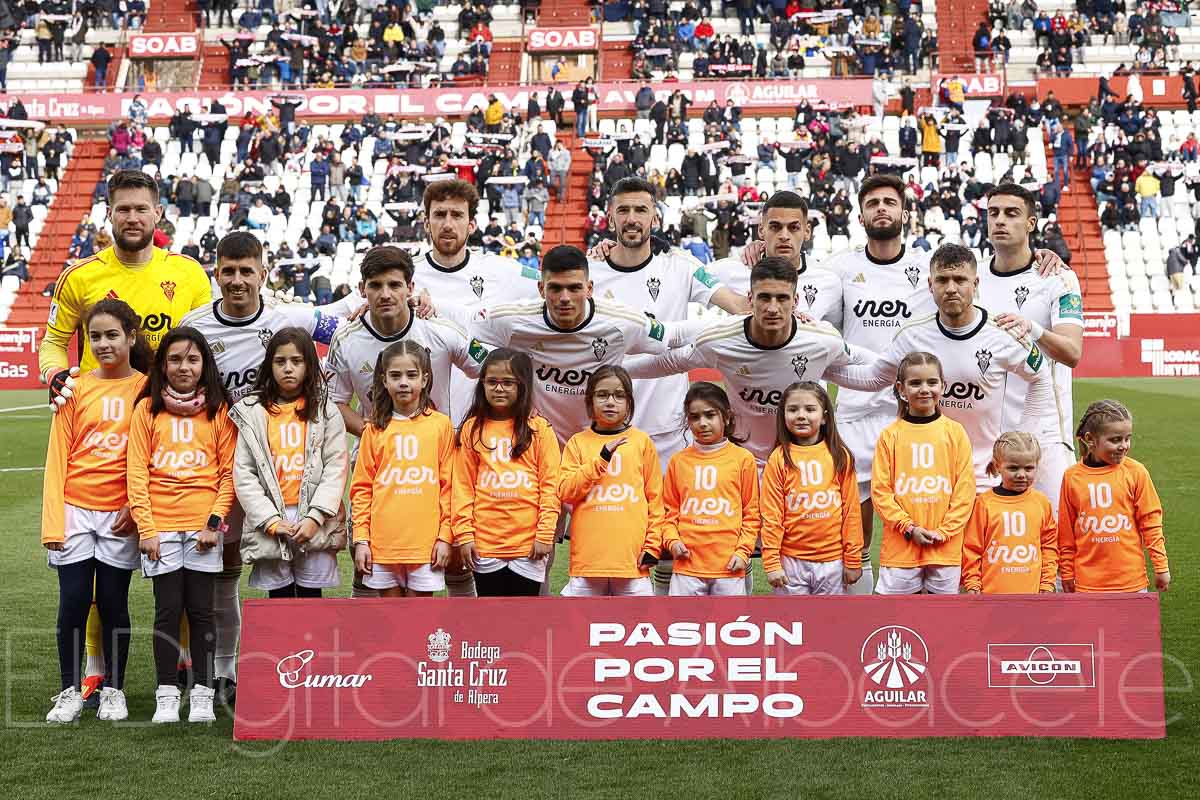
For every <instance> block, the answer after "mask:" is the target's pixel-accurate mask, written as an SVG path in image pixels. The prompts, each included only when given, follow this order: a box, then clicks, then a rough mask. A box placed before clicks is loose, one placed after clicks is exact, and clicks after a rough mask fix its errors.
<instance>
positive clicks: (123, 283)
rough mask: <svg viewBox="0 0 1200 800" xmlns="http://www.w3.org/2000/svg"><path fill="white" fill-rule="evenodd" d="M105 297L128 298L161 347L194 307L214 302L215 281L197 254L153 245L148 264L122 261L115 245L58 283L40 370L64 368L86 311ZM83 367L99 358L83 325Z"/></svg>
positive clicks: (148, 335)
mask: <svg viewBox="0 0 1200 800" xmlns="http://www.w3.org/2000/svg"><path fill="white" fill-rule="evenodd" d="M105 298H112V299H115V300H124V301H125V302H126V303H128V304H129V305H130V307H131V308H133V310H134V311H136V312H137V313H138V315H139V316H141V318H142V333H144V334H145V336H146V340H147V341H148V342H149V343H150V347H152V348H155V349H157V348H158V343H159V342H160V341H162V338H163V336H165V335H166V334H167V331H169V330H171V328H174V327H175V326H176V325H178V324H179V321H180V320H181V319H183V316H184V314H187V313H188V312H189V311H191V310H192V309H193V308H197V307H199V306H202V305H204V304H205V303H208V302H211V301H212V285H211V283H210V282H209V279H208V276H207V275H206V274H205V273H204V268H203V267H201V266H200V264H199V263H198V262H197V261H196V260H195V259H193V258H189V257H188V256H185V255H180V254H178V253H170V252H168V251H166V250H160V249H159V248H157V247H155V248H154V255H153V256H151V258H150V260H149V261H148V262H146V263H145V264H124V263H122V262H121V261H120V260H119V259H118V258H117V254H116V251H115V250H114V249H113V248H112V247H106V248H104V249H103V250H101V251H100V252H99V253H96V255H94V256H92V257H91V258H86V259H84V260H82V261H79V262H76V263H75V264H72V265H71V266H69V267H67V268H66V269H65V270H63V273H62V275H60V276H59V278H58V283H57V284H56V285H55V287H54V299H53V301H52V302H51V304H50V314H49V316H48V318H47V320H46V337H45V338H44V339H43V340H42V345H41V349H40V350H39V351H38V370H39V372H41V374H43V375H45V374H46V370H48V369H50V368H54V369H56V370H57V369H66V367H67V347H68V345H69V344H70V342H71V336H72V335H73V334H74V333H75V331H76V330H81V329H82V327H83V318H84V316H85V315H86V314H87V310H88V309H89V308H91V307H92V306H93V305H95V304H96V303H98V302H99V301H101V300H104V299H105ZM81 338H82V342H83V354H82V356H81V358H80V362H79V368H80V370H81V371H83V372H87V371H88V370H91V369H95V368H96V366H97V362H96V357H95V356H93V355H92V348H91V345H89V344H88V340H87V332H86V331H82V330H81Z"/></svg>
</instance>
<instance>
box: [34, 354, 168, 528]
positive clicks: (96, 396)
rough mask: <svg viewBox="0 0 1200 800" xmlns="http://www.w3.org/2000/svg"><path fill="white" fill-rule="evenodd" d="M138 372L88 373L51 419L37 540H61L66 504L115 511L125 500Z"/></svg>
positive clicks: (139, 383) (142, 377)
mask: <svg viewBox="0 0 1200 800" xmlns="http://www.w3.org/2000/svg"><path fill="white" fill-rule="evenodd" d="M145 382H146V376H145V375H143V374H142V373H140V372H136V373H134V374H133V375H130V376H129V377H128V378H120V379H118V380H105V379H103V378H100V377H98V376H96V375H95V374H94V373H88V374H87V375H84V376H83V377H81V378H79V379H78V380H76V382H75V391H74V393H73V394H72V396H71V397H70V398H69V399H68V400H67V402H66V404H65V405H63V407H62V408H60V409H59V410H58V413H57V414H55V415H54V419H53V420H51V422H50V442H49V444H48V445H47V447H46V473H45V477H44V478H43V480H42V543H43V544H45V543H47V542H61V541H63V538H64V530H63V529H64V526H65V524H66V523H65V519H64V513H63V507H64V505H66V504H70V505H73V506H76V507H78V508H87V509H91V510H93V511H118V510H120V509H121V507H122V506H124V505H125V503H126V493H125V453H126V446H127V444H128V442H129V423H130V420H131V419H132V418H133V407H134V404H135V402H136V401H137V396H138V392H140V391H141V390H142V385H143V384H144V383H145Z"/></svg>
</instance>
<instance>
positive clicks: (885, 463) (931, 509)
mask: <svg viewBox="0 0 1200 800" xmlns="http://www.w3.org/2000/svg"><path fill="white" fill-rule="evenodd" d="M871 501H872V503H873V505H874V507H875V511H876V513H878V514H879V518H880V519H881V520H883V543H882V545H881V546H880V552H879V563H880V564H882V565H883V566H885V567H925V566H947V567H957V566H959V565H961V564H962V541H963V540H962V533H963V531H964V530H965V529H966V527H967V520H968V519H970V517H971V508H972V507H973V506H974V505H975V470H974V468H973V467H972V463H971V441H970V440H969V439H968V438H967V432H966V430H964V429H963V426H962V425H960V424H959V423H957V422H955V421H954V420H952V419H950V418H949V417H946V416H940V415H939V416H937V417H935V418H932V419H931V420H930V421H928V422H924V421H922V422H910V421H908V420H906V419H898V420H896V421H895V422H893V423H892V424H891V425H889V426H887V427H886V428H884V429H883V433H881V434H880V436H879V441H878V442H876V444H875V461H874V464H873V466H872V469H871ZM910 525H919V526H920V527H922V528H924V529H926V530H929V531H937V532H938V533H940V534H941V535H942V536H944V537H945V540H944V541H942V542H940V543H938V544H935V545H920V544H917V543H916V542H915V541H910V540H907V539H905V538H904V531H905V530H906V529H907V528H908V527H909V526H910Z"/></svg>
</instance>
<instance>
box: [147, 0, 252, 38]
mask: <svg viewBox="0 0 1200 800" xmlns="http://www.w3.org/2000/svg"><path fill="white" fill-rule="evenodd" d="M146 5H147V6H149V8H147V10H146V24H145V26H144V28H143V30H145V32H146V33H191V32H192V31H194V30H196V28H197V27H198V26H197V22H198V21H199V9H198V7H197V4H196V0H154V2H152V3H147V4H146ZM239 11H240V9H239Z"/></svg>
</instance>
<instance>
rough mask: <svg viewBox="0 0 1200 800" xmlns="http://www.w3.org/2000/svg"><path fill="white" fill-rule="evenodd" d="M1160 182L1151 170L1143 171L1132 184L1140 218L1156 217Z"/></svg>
mask: <svg viewBox="0 0 1200 800" xmlns="http://www.w3.org/2000/svg"><path fill="white" fill-rule="evenodd" d="M1160 188H1161V182H1160V181H1159V179H1158V176H1157V175H1155V174H1154V173H1153V172H1152V171H1151V170H1149V169H1145V170H1143V171H1142V174H1141V175H1139V176H1138V178H1137V181H1136V182H1135V183H1134V191H1135V192H1137V196H1138V213H1139V215H1140V216H1142V217H1151V218H1154V217H1157V216H1158V193H1159V189H1160Z"/></svg>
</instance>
